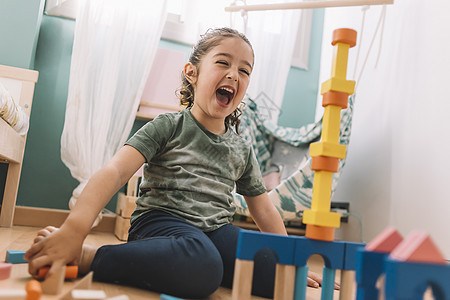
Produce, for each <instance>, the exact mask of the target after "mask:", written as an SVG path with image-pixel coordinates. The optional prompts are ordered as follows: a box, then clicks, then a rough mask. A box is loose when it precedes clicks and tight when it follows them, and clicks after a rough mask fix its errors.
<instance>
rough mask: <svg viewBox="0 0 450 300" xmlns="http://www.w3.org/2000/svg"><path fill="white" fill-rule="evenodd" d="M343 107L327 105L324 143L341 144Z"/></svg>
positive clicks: (324, 119) (324, 115)
mask: <svg viewBox="0 0 450 300" xmlns="http://www.w3.org/2000/svg"><path fill="white" fill-rule="evenodd" d="M341 109H342V108H341V107H340V106H336V105H327V106H326V107H325V111H324V113H323V126H322V136H321V137H322V141H324V142H331V143H337V144H338V143H339V133H340V125H341Z"/></svg>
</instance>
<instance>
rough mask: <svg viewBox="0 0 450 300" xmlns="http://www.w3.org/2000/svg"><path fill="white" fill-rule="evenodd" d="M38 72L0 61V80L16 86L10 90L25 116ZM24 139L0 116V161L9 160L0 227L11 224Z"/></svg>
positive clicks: (7, 84)
mask: <svg viewBox="0 0 450 300" xmlns="http://www.w3.org/2000/svg"><path fill="white" fill-rule="evenodd" d="M38 76H39V73H38V72H37V71H33V70H27V69H21V68H15V67H9V66H4V65H0V82H1V83H2V84H3V85H4V86H5V87H6V88H7V89H9V86H12V87H13V88H14V89H15V90H16V93H17V94H18V95H17V96H14V94H13V93H12V92H11V94H13V97H14V98H15V99H17V100H18V101H19V104H20V106H21V107H22V109H23V110H24V111H25V112H26V114H27V115H28V116H30V112H31V105H32V103H33V94H34V86H35V84H36V82H37V79H38ZM26 140H27V136H26V135H24V136H20V135H19V134H18V133H17V132H16V131H15V130H14V129H13V128H12V127H11V126H9V125H8V123H6V121H5V120H3V119H2V118H0V162H2V163H5V162H6V163H8V164H9V166H8V173H7V176H6V184H5V191H4V194H3V201H2V206H1V213H0V226H3V227H11V226H12V224H13V217H14V210H15V207H16V198H17V191H18V188H19V181H20V172H21V170H22V161H23V154H24V150H25V142H26ZM0 184H1V183H0ZM0 196H1V195H0Z"/></svg>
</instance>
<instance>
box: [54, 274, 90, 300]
mask: <svg viewBox="0 0 450 300" xmlns="http://www.w3.org/2000/svg"><path fill="white" fill-rule="evenodd" d="M93 277H94V272H89V273H88V274H87V275H86V276H84V277H83V278H82V279H81V280H80V281H78V282H77V283H75V285H74V286H73V287H72V288H71V289H70V290H69V291H68V292H67V293H66V294H64V296H62V297H61V298H60V300H72V291H73V290H75V289H90V288H91V285H92V278H93Z"/></svg>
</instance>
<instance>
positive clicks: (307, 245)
mask: <svg viewBox="0 0 450 300" xmlns="http://www.w3.org/2000/svg"><path fill="white" fill-rule="evenodd" d="M295 242H296V244H295V256H294V264H295V265H296V266H304V265H306V263H307V262H308V259H309V258H310V257H311V255H313V254H320V255H321V256H322V258H323V260H324V264H325V266H326V267H327V268H329V269H334V270H336V269H342V268H343V266H344V250H345V242H327V241H319V240H313V239H308V238H305V237H300V236H297V237H295Z"/></svg>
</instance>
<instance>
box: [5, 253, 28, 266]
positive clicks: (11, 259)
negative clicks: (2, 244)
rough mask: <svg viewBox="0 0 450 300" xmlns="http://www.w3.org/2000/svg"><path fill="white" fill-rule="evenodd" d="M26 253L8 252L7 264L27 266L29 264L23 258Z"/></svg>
mask: <svg viewBox="0 0 450 300" xmlns="http://www.w3.org/2000/svg"><path fill="white" fill-rule="evenodd" d="M25 252H26V251H16V250H7V251H6V258H5V262H7V263H11V264H26V263H28V261H27V260H25V258H23V256H24V255H25Z"/></svg>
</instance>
